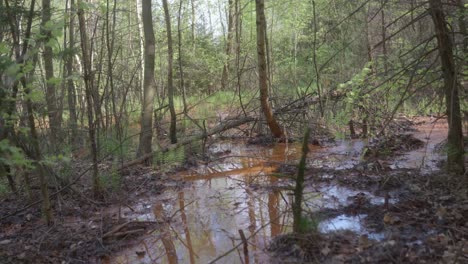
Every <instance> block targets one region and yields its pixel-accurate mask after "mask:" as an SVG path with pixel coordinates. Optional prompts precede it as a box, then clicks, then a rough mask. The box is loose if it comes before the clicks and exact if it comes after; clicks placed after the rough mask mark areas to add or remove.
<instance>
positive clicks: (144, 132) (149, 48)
mask: <svg viewBox="0 0 468 264" xmlns="http://www.w3.org/2000/svg"><path fill="white" fill-rule="evenodd" d="M141 8H142V22H143V35H144V40H145V41H144V56H145V60H144V62H145V65H144V78H143V88H144V89H143V113H142V116H141V132H140V145H139V147H138V154H137V155H138V157H140V156H143V155H148V154H150V153H152V140H153V109H154V95H155V92H156V87H155V83H154V60H155V52H156V51H155V44H156V40H155V38H154V30H153V15H152V13H151V10H152V8H151V0H142V5H141ZM145 163H146V164H148V165H149V164H151V158H147V159H146V160H145Z"/></svg>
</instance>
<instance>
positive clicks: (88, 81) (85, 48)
mask: <svg viewBox="0 0 468 264" xmlns="http://www.w3.org/2000/svg"><path fill="white" fill-rule="evenodd" d="M77 4H78V22H79V28H80V36H81V41H80V42H81V51H82V56H83V71H84V84H85V97H86V105H87V111H88V134H89V140H90V145H91V155H92V159H93V176H92V177H93V179H92V180H93V193H94V197H99V196H100V194H101V187H100V184H99V170H98V157H97V155H98V153H97V152H98V150H97V143H96V128H95V122H94V113H93V94H92V91H93V89H94V87H93V86H94V74H93V72H92V69H91V50H90V48H89V43H90V42H89V38H88V33H87V31H86V22H85V17H84V10H83V1H82V0H78V2H77ZM94 99H95V100H98V99H97V98H94Z"/></svg>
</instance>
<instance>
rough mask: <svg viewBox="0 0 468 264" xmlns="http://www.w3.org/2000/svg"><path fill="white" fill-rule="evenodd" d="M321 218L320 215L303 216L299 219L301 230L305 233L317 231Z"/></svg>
mask: <svg viewBox="0 0 468 264" xmlns="http://www.w3.org/2000/svg"><path fill="white" fill-rule="evenodd" d="M319 224H320V220H319V219H318V217H315V216H312V217H306V216H302V217H301V219H300V220H299V230H300V232H303V233H317V232H318V227H319Z"/></svg>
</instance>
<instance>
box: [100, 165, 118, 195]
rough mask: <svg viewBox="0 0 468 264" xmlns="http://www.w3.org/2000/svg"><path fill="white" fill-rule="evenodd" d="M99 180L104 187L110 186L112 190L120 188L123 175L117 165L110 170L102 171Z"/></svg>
mask: <svg viewBox="0 0 468 264" xmlns="http://www.w3.org/2000/svg"><path fill="white" fill-rule="evenodd" d="M99 181H100V182H99V184H100V186H102V187H103V188H110V189H111V190H112V191H118V190H120V183H121V177H120V174H119V172H118V171H117V170H116V169H115V167H113V168H112V170H111V171H110V172H107V173H101V175H100V178H99Z"/></svg>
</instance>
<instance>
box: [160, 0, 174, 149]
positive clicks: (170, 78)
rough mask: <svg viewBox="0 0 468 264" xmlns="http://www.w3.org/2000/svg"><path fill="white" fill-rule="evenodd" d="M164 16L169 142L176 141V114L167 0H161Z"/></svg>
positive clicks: (172, 55) (172, 53) (172, 52)
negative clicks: (169, 124) (169, 118)
mask: <svg viewBox="0 0 468 264" xmlns="http://www.w3.org/2000/svg"><path fill="white" fill-rule="evenodd" d="M162 2H163V7H164V17H165V20H166V31H167V96H168V99H169V111H170V112H171V127H170V129H169V137H170V139H171V143H172V144H175V143H177V128H176V123H177V119H176V118H177V116H176V112H175V108H174V84H173V76H172V65H173V61H174V51H173V49H172V32H171V17H170V15H169V7H168V4H167V0H163V1H162Z"/></svg>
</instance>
